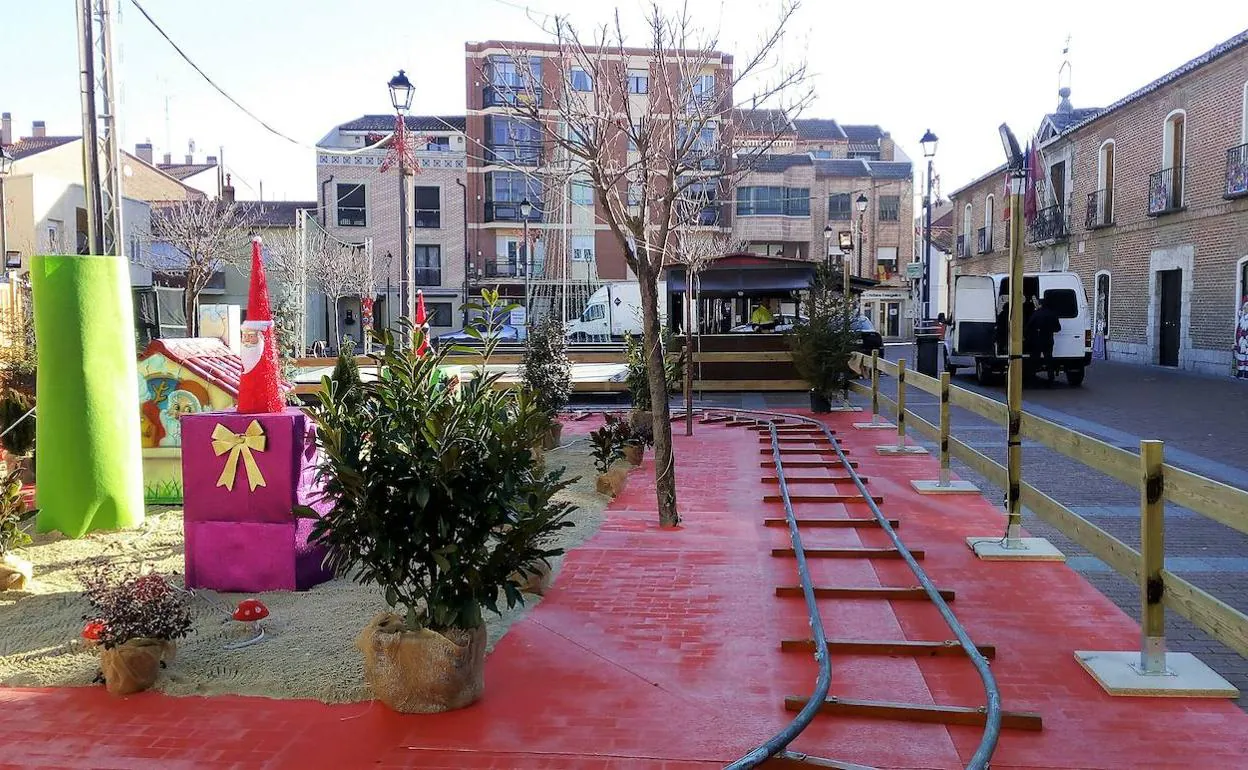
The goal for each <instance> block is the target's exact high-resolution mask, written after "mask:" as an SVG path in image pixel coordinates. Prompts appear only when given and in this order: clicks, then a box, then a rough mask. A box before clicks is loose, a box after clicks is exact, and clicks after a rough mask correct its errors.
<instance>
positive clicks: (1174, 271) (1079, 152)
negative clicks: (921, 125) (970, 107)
mask: <svg viewBox="0 0 1248 770" xmlns="http://www.w3.org/2000/svg"><path fill="white" fill-rule="evenodd" d="M1059 96H1060V100H1061V101H1060V103H1059V106H1058V108H1057V110H1056V111H1055V112H1054V113H1052V114H1049V115H1046V116H1044V119H1043V120H1042V121H1041V124H1040V127H1039V129H1038V131H1037V137H1036V141H1037V147H1038V150H1039V156H1040V174H1039V176H1040V177H1041V178H1040V179H1039V180H1038V181H1037V186H1036V197H1037V203H1036V205H1035V209H1036V210H1035V212H1034V214H1033V215H1032V216H1029V218H1028V222H1027V233H1026V238H1025V241H1026V247H1025V260H1026V269H1027V270H1072V271H1074V272H1077V273H1078V274H1079V275H1080V276H1081V277H1082V279H1083V282H1084V286H1085V289H1086V291H1087V294H1088V296H1089V298H1090V299H1091V301H1092V304H1093V308H1094V332H1095V334H1096V336H1097V350H1098V355H1102V356H1105V355H1107V356H1108V357H1109V358H1110V359H1114V360H1121V361H1129V362H1133V363H1139V364H1157V365H1162V366H1172V367H1178V368H1182V369H1190V370H1195V371H1202V372H1208V373H1215V374H1231V373H1234V374H1236V375H1237V376H1240V377H1248V31H1245V32H1243V33H1240V34H1238V35H1236V36H1235V37H1232V38H1230V39H1229V40H1227V41H1225V42H1223V43H1222V44H1220V45H1218V46H1216V47H1214V48H1213V49H1211V50H1209V51H1207V52H1205V53H1203V54H1201V55H1200V56H1198V57H1196V58H1195V59H1192V60H1191V61H1189V62H1187V63H1186V64H1184V65H1183V66H1181V67H1179V68H1177V69H1175V70H1173V71H1171V72H1169V73H1166V74H1165V75H1162V76H1161V77H1159V78H1157V79H1156V80H1154V81H1152V82H1150V83H1148V84H1147V85H1145V86H1143V87H1142V88H1140V89H1138V90H1136V91H1134V92H1132V93H1130V94H1128V95H1127V96H1124V97H1123V98H1121V99H1119V100H1118V101H1116V102H1114V103H1113V104H1111V105H1109V106H1108V107H1105V108H1103V109H1097V108H1085V109H1082V110H1081V109H1077V108H1075V107H1074V106H1073V105H1072V104H1071V102H1070V90H1069V88H1063V89H1061V90H1060V92H1059ZM1004 185H1005V180H1004V168H997V169H994V170H993V171H990V172H988V173H987V174H985V175H983V176H982V177H980V178H979V179H977V180H975V181H974V182H972V183H971V184H969V185H967V186H965V187H963V188H962V189H960V190H958V191H956V192H955V193H953V194H952V196H951V198H952V200H953V202H954V213H955V218H956V220H957V221H956V222H955V226H954V229H955V232H956V233H957V238H956V243H955V254H956V256H955V260H954V262H955V270H956V272H958V273H982V272H1005V271H1006V270H1007V269H1008V240H1007V235H1006V226H1005V223H1004V221H1003V217H1004V215H1005V209H1006V202H1005V199H1004ZM1102 351H1103V352H1102Z"/></svg>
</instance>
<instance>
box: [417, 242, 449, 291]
mask: <svg viewBox="0 0 1248 770" xmlns="http://www.w3.org/2000/svg"><path fill="white" fill-rule="evenodd" d="M412 259H413V261H414V263H415V268H414V269H415V273H414V274H413V275H412V281H413V282H415V283H416V284H417V285H418V286H441V285H442V247H441V246H413V247H412Z"/></svg>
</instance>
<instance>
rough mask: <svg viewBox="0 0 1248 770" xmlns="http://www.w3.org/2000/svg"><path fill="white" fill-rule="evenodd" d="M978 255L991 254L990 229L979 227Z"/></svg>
mask: <svg viewBox="0 0 1248 770" xmlns="http://www.w3.org/2000/svg"><path fill="white" fill-rule="evenodd" d="M977 235H978V246H979V253H980V254H991V253H992V228H991V227H981V228H979V231H978V233H977Z"/></svg>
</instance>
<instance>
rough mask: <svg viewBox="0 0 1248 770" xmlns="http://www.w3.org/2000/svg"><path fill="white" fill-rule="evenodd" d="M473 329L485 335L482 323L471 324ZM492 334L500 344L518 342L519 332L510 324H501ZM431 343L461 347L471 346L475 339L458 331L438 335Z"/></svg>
mask: <svg viewBox="0 0 1248 770" xmlns="http://www.w3.org/2000/svg"><path fill="white" fill-rule="evenodd" d="M473 327H474V328H476V329H478V330H480V332H481V333H482V334H485V324H484V323H478V324H473ZM494 332H495V334H497V335H498V339H499V341H500V342H519V341H520V330H519V329H517V328H516V327H514V326H512V325H511V324H503V325H502V326H499V327H495V329H494ZM433 341H434V343H435V344H438V345H447V344H449V345H463V344H468V345H471V344H474V343H476V342H477V339H476V338H475V337H473V336H472V335H471V334H469V333H468V332H466V331H465V330H463V329H460V330H459V331H454V332H446V333H445V334H439V335H438V336H436V337H434V338H433Z"/></svg>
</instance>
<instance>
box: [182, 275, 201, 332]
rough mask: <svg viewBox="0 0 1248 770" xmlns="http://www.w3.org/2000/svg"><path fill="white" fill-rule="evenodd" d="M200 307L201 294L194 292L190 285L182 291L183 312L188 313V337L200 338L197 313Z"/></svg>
mask: <svg viewBox="0 0 1248 770" xmlns="http://www.w3.org/2000/svg"><path fill="white" fill-rule="evenodd" d="M188 284H189V281H188ZM198 305H199V292H197V291H193V290H192V289H191V288H190V286H189V285H188V286H187V288H185V289H183V290H182V310H183V312H185V313H186V336H188V337H198V336H199V318H198V316H199V313H196V312H195V310H196V307H197V306H198Z"/></svg>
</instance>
